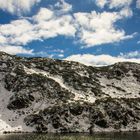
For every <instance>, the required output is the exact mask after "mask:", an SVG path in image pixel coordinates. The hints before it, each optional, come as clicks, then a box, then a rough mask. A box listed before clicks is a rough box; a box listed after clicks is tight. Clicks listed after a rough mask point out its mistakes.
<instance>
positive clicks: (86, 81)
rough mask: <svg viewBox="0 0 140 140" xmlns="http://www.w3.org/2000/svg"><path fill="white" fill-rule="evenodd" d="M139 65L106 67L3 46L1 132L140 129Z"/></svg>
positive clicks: (1, 58)
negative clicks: (11, 52) (8, 50)
mask: <svg viewBox="0 0 140 140" xmlns="http://www.w3.org/2000/svg"><path fill="white" fill-rule="evenodd" d="M139 85H140V65H139V64H136V63H128V62H127V63H117V64H115V65H111V66H106V67H98V68H96V67H92V66H85V65H83V64H80V63H77V62H70V61H64V60H54V59H48V58H24V57H17V56H12V55H9V54H6V53H3V52H0V97H1V98H0V115H1V116H0V124H1V125H0V129H1V130H0V132H4V131H12V132H13V131H16V132H17V131H21V132H25V131H28V132H33V131H34V132H35V131H36V132H45V133H47V132H55V133H62V132H63V133H70V132H89V133H94V132H97V131H99V132H101V131H129V130H131V131H136V130H140V117H139V116H140V86H139Z"/></svg>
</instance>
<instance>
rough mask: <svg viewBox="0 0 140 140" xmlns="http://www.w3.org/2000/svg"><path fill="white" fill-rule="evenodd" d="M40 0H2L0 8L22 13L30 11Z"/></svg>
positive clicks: (13, 12)
mask: <svg viewBox="0 0 140 140" xmlns="http://www.w3.org/2000/svg"><path fill="white" fill-rule="evenodd" d="M39 2H40V0H0V9H2V10H5V11H8V12H10V13H12V14H21V13H26V12H29V11H30V9H31V7H32V6H34V5H35V4H36V3H39Z"/></svg>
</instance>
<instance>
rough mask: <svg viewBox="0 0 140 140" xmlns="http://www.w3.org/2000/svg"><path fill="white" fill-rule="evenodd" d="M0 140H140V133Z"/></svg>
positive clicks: (18, 136) (3, 139)
mask: <svg viewBox="0 0 140 140" xmlns="http://www.w3.org/2000/svg"><path fill="white" fill-rule="evenodd" d="M0 140H140V133H136V132H135V133H134V132H129V133H106V134H105V133H104V134H103V133H102V134H101V133H100V134H93V135H87V134H68V135H52V134H6V135H1V136H0Z"/></svg>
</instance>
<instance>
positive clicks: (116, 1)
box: [109, 0, 133, 8]
mask: <svg viewBox="0 0 140 140" xmlns="http://www.w3.org/2000/svg"><path fill="white" fill-rule="evenodd" d="M132 1H133V0H110V1H109V7H110V8H120V7H128V6H130V4H131V3H132Z"/></svg>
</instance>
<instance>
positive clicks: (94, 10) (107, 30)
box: [0, 0, 140, 65]
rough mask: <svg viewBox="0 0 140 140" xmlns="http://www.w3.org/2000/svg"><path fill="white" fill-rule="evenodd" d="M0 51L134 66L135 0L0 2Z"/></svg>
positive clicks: (138, 0) (138, 25) (139, 58)
mask: <svg viewBox="0 0 140 140" xmlns="http://www.w3.org/2000/svg"><path fill="white" fill-rule="evenodd" d="M0 50H1V51H5V52H7V53H10V54H17V55H20V56H29V57H36V56H41V57H51V58H59V59H67V60H72V61H78V62H82V63H85V64H87V65H107V64H113V63H116V62H119V61H133V62H138V63H140V0H26V1H25V0H7V1H3V0H0Z"/></svg>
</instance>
